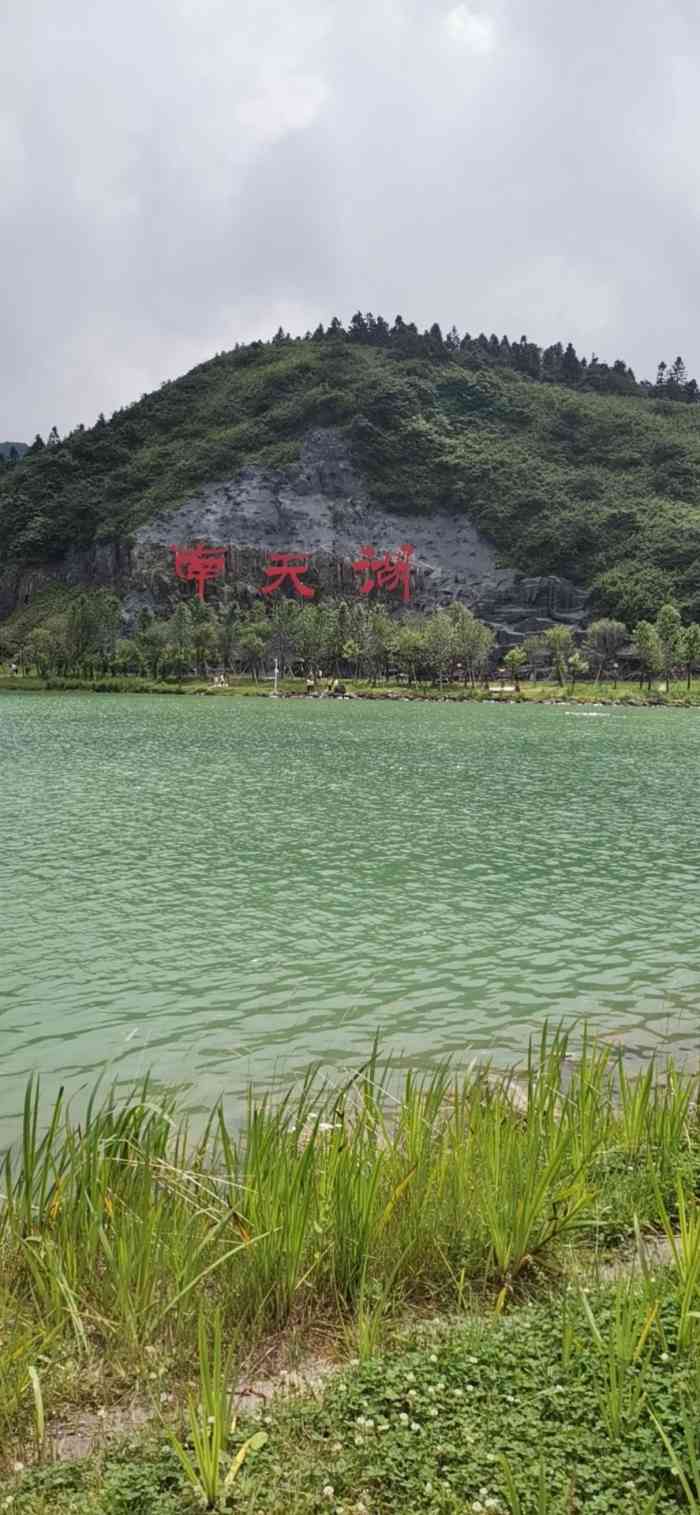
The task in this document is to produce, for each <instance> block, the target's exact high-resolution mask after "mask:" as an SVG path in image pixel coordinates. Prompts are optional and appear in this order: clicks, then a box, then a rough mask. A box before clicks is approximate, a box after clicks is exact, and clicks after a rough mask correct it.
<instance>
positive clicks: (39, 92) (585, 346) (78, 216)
mask: <svg viewBox="0 0 700 1515" xmlns="http://www.w3.org/2000/svg"><path fill="white" fill-rule="evenodd" d="M699 44H700V13H698V12H697V9H696V7H695V5H694V3H692V0H616V4H615V5H614V6H611V5H610V4H609V3H608V0H605V3H604V0H589V4H588V5H587V6H581V5H579V4H578V3H577V0H473V3H471V0H456V3H455V0H440V3H438V0H287V4H286V5H282V4H281V3H280V0H275V3H272V0H121V4H120V5H119V6H118V7H115V6H114V4H113V3H112V0H90V3H86V0H61V5H60V6H56V5H55V3H53V0H23V3H22V4H21V5H19V4H16V5H14V6H12V7H9V6H8V8H7V12H6V15H5V19H4V22H3V24H2V29H1V31H0V58H1V63H0V68H1V69H2V75H3V78H2V88H1V89H0V184H1V185H2V193H1V194H0V220H1V222H2V246H3V296H2V304H1V306H0V309H1V310H2V317H1V326H0V364H1V365H2V389H1V390H0V437H4V436H10V437H15V438H18V439H30V438H31V436H32V435H33V434H34V432H35V431H36V430H37V429H41V430H42V431H46V430H48V428H49V427H50V426H51V425H52V423H53V422H56V423H57V424H58V426H59V429H61V430H64V429H67V428H68V427H70V426H71V425H73V424H75V423H76V422H78V421H80V420H83V421H85V422H86V423H89V422H91V421H92V420H94V418H95V416H96V415H97V413H98V411H100V410H104V411H105V412H106V413H109V412H110V411H111V410H113V409H114V408H115V407H116V406H118V405H121V404H124V403H126V402H128V401H129V400H131V399H134V398H136V397H137V396H138V395H139V394H141V393H142V392H143V391H144V390H146V389H149V388H152V387H153V386H154V385H156V384H158V383H159V382H160V380H161V379H163V378H166V377H174V376H176V375H177V374H178V373H180V372H182V371H183V370H184V369H186V368H187V367H189V366H191V365H192V364H193V363H196V362H199V361H201V360H202V359H204V358H206V357H208V356H210V355H211V353H213V352H214V351H216V350H219V349H221V348H226V347H230V346H232V345H233V344H234V342H236V341H237V340H238V341H245V340H249V339H251V338H253V337H256V336H260V335H269V334H271V333H272V332H273V331H274V330H275V329H276V327H277V326H278V325H279V324H280V323H281V324H282V325H283V326H285V327H287V328H289V329H291V330H293V331H303V330H305V329H306V327H313V326H315V325H316V324H317V322H318V321H319V320H324V321H325V320H326V319H328V318H329V316H330V315H331V314H333V313H338V314H340V315H342V316H344V317H348V316H349V315H350V314H351V313H352V311H353V310H355V309H357V307H358V306H360V307H361V308H363V309H366V310H374V311H375V312H381V313H382V314H383V315H385V316H387V317H388V318H391V317H392V316H393V315H395V314H396V312H397V311H400V312H401V313H402V314H403V315H404V316H405V317H406V318H407V319H409V318H412V319H414V320H416V321H418V323H419V324H420V325H425V324H429V323H430V322H431V321H433V320H436V319H437V320H439V321H440V322H441V323H442V324H443V325H444V326H448V325H450V324H451V323H452V321H455V322H456V323H457V324H458V326H460V328H461V329H462V330H464V329H468V330H470V331H472V332H474V331H479V330H481V329H482V328H483V329H485V330H487V331H489V332H490V331H491V330H496V331H497V332H499V333H500V332H503V331H505V332H507V333H508V334H509V335H511V336H516V337H517V336H519V335H520V334H521V332H527V334H528V335H529V336H530V337H531V338H533V339H536V340H538V341H543V342H548V341H553V340H557V339H562V340H568V339H569V338H571V340H573V341H574V343H575V344H576V346H577V348H578V349H579V350H581V351H584V352H590V351H591V349H592V348H595V349H596V351H598V352H599V353H600V355H601V356H603V357H606V358H610V359H612V358H615V357H617V356H623V357H625V358H626V359H627V360H628V361H629V362H631V363H632V365H633V367H634V368H635V370H636V371H637V372H638V374H639V375H644V374H651V373H653V370H654V368H655V365H656V362H657V360H658V358H659V357H661V356H666V357H668V358H673V357H674V356H675V354H676V352H678V351H680V352H682V353H683V355H684V356H685V358H686V362H687V363H688V366H689V369H690V370H691V371H693V372H695V373H696V374H698V373H699V371H700V322H699V318H698V317H697V315H696V313H695V302H694V298H693V297H694V295H695V245H696V240H697V233H698V219H699V214H700V205H699V200H698V189H697V183H696V178H697V171H696V168H695V146H696V143H697V141H698V136H699V130H698V128H699V127H700V89H699V88H698V82H699V81H698V73H699V68H700V47H699Z"/></svg>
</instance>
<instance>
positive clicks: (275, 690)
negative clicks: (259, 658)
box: [273, 658, 279, 694]
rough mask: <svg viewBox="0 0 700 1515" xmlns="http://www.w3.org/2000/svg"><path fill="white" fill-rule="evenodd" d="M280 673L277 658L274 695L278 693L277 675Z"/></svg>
mask: <svg viewBox="0 0 700 1515" xmlns="http://www.w3.org/2000/svg"><path fill="white" fill-rule="evenodd" d="M278 673H279V663H278V662H277V658H275V687H274V690H273V694H276V693H277V675H278Z"/></svg>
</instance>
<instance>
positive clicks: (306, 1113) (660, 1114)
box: [0, 1031, 700, 1442]
mask: <svg viewBox="0 0 700 1515" xmlns="http://www.w3.org/2000/svg"><path fill="white" fill-rule="evenodd" d="M521 1087H523V1088H524V1093H525V1098H523V1097H522V1096H521V1097H520V1098H519V1099H517V1100H515V1099H514V1098H513V1096H512V1089H511V1086H510V1083H509V1080H508V1078H507V1077H506V1076H501V1075H497V1074H494V1072H493V1070H490V1069H485V1068H483V1067H477V1066H473V1067H472V1068H470V1069H469V1070H468V1071H467V1072H466V1073H463V1074H461V1075H459V1076H457V1075H456V1074H455V1073H454V1072H453V1071H452V1070H451V1069H450V1068H449V1067H448V1066H446V1065H445V1066H441V1067H440V1068H438V1069H437V1070H432V1071H430V1072H428V1073H425V1074H423V1075H420V1076H419V1075H416V1074H414V1073H409V1074H407V1075H405V1077H404V1078H403V1082H402V1084H401V1085H399V1084H398V1080H397V1077H396V1075H395V1070H394V1069H392V1067H391V1064H390V1063H382V1062H381V1061H380V1058H379V1056H378V1055H377V1054H376V1053H375V1054H373V1056H372V1057H371V1058H370V1060H369V1062H368V1063H367V1065H366V1066H365V1067H364V1068H363V1069H362V1070H361V1072H360V1073H359V1074H358V1075H357V1077H355V1078H353V1079H352V1080H350V1081H348V1082H347V1083H346V1084H345V1085H344V1086H343V1087H341V1088H338V1087H332V1086H331V1085H330V1084H329V1083H327V1082H326V1083H323V1082H322V1081H320V1079H319V1078H317V1077H310V1078H309V1079H308V1080H307V1081H306V1082H305V1083H304V1085H303V1087H302V1088H301V1089H300V1090H299V1091H298V1092H296V1093H295V1094H294V1095H292V1094H290V1095H288V1096H287V1097H286V1098H284V1099H282V1100H279V1099H274V1098H273V1097H272V1096H270V1095H268V1096H266V1097H264V1098H262V1099H260V1100H257V1099H256V1098H255V1097H254V1094H253V1093H251V1094H250V1096H249V1100H248V1106H247V1111H246V1113H245V1117H244V1119H243V1121H242V1123H241V1126H240V1129H236V1130H234V1129H232V1128H231V1127H230V1126H229V1124H228V1123H227V1120H226V1118H225V1114H224V1110H223V1107H222V1106H221V1105H218V1106H217V1107H216V1108H215V1109H214V1110H213V1111H212V1113H211V1115H210V1117H209V1119H208V1121H207V1122H206V1125H205V1126H204V1129H203V1130H201V1131H200V1132H199V1133H198V1134H197V1135H196V1136H193V1135H192V1133H191V1130H190V1128H189V1126H188V1122H187V1120H186V1119H185V1118H184V1117H183V1116H182V1115H181V1114H180V1113H179V1110H178V1103H177V1099H176V1098H175V1097H170V1096H162V1095H160V1096H159V1095H157V1093H156V1091H155V1090H154V1088H153V1087H152V1086H151V1085H150V1084H148V1083H146V1084H144V1085H143V1086H142V1087H140V1088H139V1089H137V1090H135V1091H133V1092H132V1093H131V1094H130V1095H129V1096H128V1097H126V1098H124V1097H121V1098H118V1097H117V1095H116V1093H115V1092H112V1093H109V1094H107V1095H106V1096H98V1094H97V1093H96V1094H94V1095H93V1097H92V1098H91V1099H90V1101H89V1103H88V1105H87V1108H86V1109H84V1110H82V1111H81V1112H80V1118H77V1116H76V1115H74V1113H73V1112H72V1111H71V1108H70V1106H69V1104H68V1103H66V1101H65V1100H64V1099H63V1098H62V1097H59V1099H58V1100H57V1101H56V1104H55V1106H54V1108H53V1110H52V1111H51V1112H50V1113H49V1117H48V1119H47V1120H46V1121H43V1122H42V1115H43V1112H42V1105H41V1100H40V1090H39V1087H38V1085H37V1084H35V1083H31V1084H30V1085H29V1087H28V1089H27V1094H26V1098H25V1104H24V1116H23V1121H22V1127H21V1131H20V1132H19V1133H18V1140H17V1142H16V1143H15V1145H14V1146H13V1148H12V1150H11V1151H9V1152H8V1153H7V1155H6V1157H5V1161H4V1177H3V1181H2V1183H0V1189H1V1190H2V1197H1V1199H0V1433H2V1434H0V1442H1V1441H2V1439H3V1434H4V1435H6V1436H12V1434H13V1432H14V1431H16V1428H17V1425H18V1424H20V1423H21V1422H22V1420H23V1417H24V1418H26V1421H27V1423H28V1424H31V1416H32V1405H36V1404H37V1403H41V1406H42V1425H43V1417H44V1416H46V1417H47V1418H48V1417H50V1415H51V1413H52V1410H53V1409H54V1407H55V1405H56V1404H60V1403H62V1402H65V1399H66V1397H68V1398H70V1397H71V1395H76V1394H81V1393H82V1394H89V1392H90V1390H89V1387H86V1386H89V1385H90V1384H91V1383H94V1381H95V1375H96V1374H99V1372H100V1371H104V1373H105V1374H106V1376H107V1378H108V1379H109V1382H110V1383H112V1384H113V1385H114V1386H115V1387H114V1392H115V1393H118V1392H122V1391H123V1385H124V1384H125V1383H126V1382H129V1383H132V1384H133V1382H134V1381H135V1380H140V1378H141V1377H143V1378H144V1380H146V1379H148V1378H149V1377H153V1375H154V1367H153V1365H154V1363H158V1362H161V1361H167V1362H168V1363H169V1365H170V1369H169V1371H170V1372H171V1373H172V1365H173V1364H177V1365H178V1369H177V1371H178V1372H179V1373H180V1374H181V1378H182V1381H183V1383H184V1382H185V1381H186V1380H187V1377H188V1375H190V1376H191V1375H192V1373H193V1372H195V1371H196V1365H197V1359H198V1337H199V1335H200V1334H201V1319H202V1313H203V1312H204V1314H205V1315H206V1316H207V1317H208V1318H214V1316H216V1319H217V1320H219V1321H220V1322H221V1330H222V1333H223V1336H224V1338H225V1340H226V1342H227V1343H229V1344H233V1345H234V1346H235V1348H236V1350H237V1352H238V1354H239V1355H240V1354H241V1353H243V1352H250V1350H251V1349H252V1348H253V1347H254V1346H255V1344H256V1343H261V1342H263V1341H264V1340H267V1339H268V1338H269V1337H270V1334H271V1333H273V1332H279V1331H281V1330H284V1329H287V1328H290V1327H292V1326H293V1327H294V1329H295V1330H297V1331H301V1332H303V1331H304V1330H305V1329H306V1328H312V1327H313V1326H315V1325H317V1324H318V1323H319V1322H323V1323H324V1324H325V1325H326V1326H327V1327H329V1328H330V1329H331V1330H332V1331H334V1332H335V1335H336V1338H337V1340H338V1341H339V1342H341V1343H346V1342H348V1341H349V1342H351V1343H352V1346H353V1350H354V1352H355V1353H358V1354H359V1355H360V1356H361V1357H366V1356H371V1355H372V1353H373V1352H374V1351H375V1350H376V1349H377V1345H378V1343H379V1342H380V1341H382V1340H383V1339H384V1337H385V1334H386V1328H387V1322H389V1321H391V1320H392V1318H395V1317H397V1316H398V1315H405V1312H406V1311H407V1310H409V1309H410V1308H411V1307H418V1308H420V1309H421V1310H425V1309H426V1308H427V1309H429V1310H431V1311H440V1312H452V1311H456V1310H462V1311H463V1310H465V1309H466V1308H467V1307H471V1306H473V1305H474V1304H475V1303H476V1302H477V1301H478V1302H479V1303H481V1304H483V1305H485V1306H486V1308H487V1309H489V1310H491V1309H495V1310H496V1311H497V1312H499V1313H502V1312H504V1311H506V1310H507V1309H508V1308H509V1306H510V1305H511V1303H513V1302H516V1301H517V1300H518V1299H519V1298H523V1297H526V1296H534V1294H536V1293H537V1291H538V1290H547V1291H548V1292H551V1290H552V1288H553V1287H556V1285H557V1282H558V1280H563V1279H565V1278H567V1277H568V1278H569V1279H570V1278H571V1276H572V1273H573V1274H576V1272H577V1271H579V1272H580V1269H581V1268H583V1267H590V1265H591V1261H592V1260H593V1261H595V1259H596V1258H600V1256H601V1255H602V1253H603V1252H604V1251H605V1250H608V1251H609V1249H610V1248H615V1247H617V1246H619V1245H620V1244H621V1243H628V1242H629V1243H630V1244H631V1246H632V1248H633V1249H634V1250H635V1251H636V1252H637V1254H638V1255H639V1253H640V1248H641V1249H642V1254H643V1248H644V1238H645V1237H646V1236H647V1235H648V1234H649V1233H652V1232H657V1233H658V1234H659V1235H660V1236H663V1235H667V1236H668V1239H669V1240H668V1268H667V1285H664V1287H665V1288H666V1292H667V1294H669V1296H670V1297H673V1299H675V1300H676V1305H674V1310H675V1311H676V1313H675V1315H674V1321H675V1324H674V1326H673V1331H674V1343H673V1345H674V1350H675V1349H677V1348H678V1347H682V1348H683V1349H689V1348H691V1347H693V1345H694V1343H695V1340H696V1332H697V1326H698V1324H699V1323H700V1321H699V1320H698V1316H699V1315H700V1308H699V1302H698V1301H699V1294H698V1290H699V1283H698V1280H699V1277H700V1274H699V1270H698V1266H697V1261H698V1255H699V1254H698V1244H697V1243H698V1224H699V1223H698V1218H697V1211H696V1200H695V1193H696V1187H697V1180H698V1174H699V1172H700V1122H699V1120H698V1093H699V1089H698V1078H697V1076H693V1077H690V1076H688V1077H686V1076H684V1075H683V1074H682V1073H681V1072H680V1071H679V1070H678V1069H676V1068H675V1067H674V1066H673V1065H672V1064H671V1063H670V1062H666V1063H665V1064H664V1065H663V1066H661V1065H650V1066H649V1068H648V1071H647V1072H646V1073H645V1074H644V1075H643V1076H642V1077H641V1078H637V1079H633V1078H631V1077H630V1075H629V1073H628V1072H627V1070H626V1069H625V1066H624V1063H623V1061H622V1057H621V1055H620V1054H619V1053H618V1052H617V1051H616V1050H615V1049H614V1048H611V1047H610V1046H609V1045H607V1044H605V1043H599V1042H595V1041H593V1040H592V1039H591V1038H590V1037H589V1036H587V1035H584V1037H583V1042H582V1045H581V1046H580V1047H579V1048H578V1049H577V1054H576V1057H575V1058H572V1056H571V1046H570V1043H569V1040H568V1038H567V1036H566V1035H564V1034H563V1033H561V1032H547V1031H545V1033H544V1034H543V1037H542V1040H541V1043H540V1044H539V1046H538V1047H537V1048H533V1049H531V1052H530V1055H529V1059H528V1064H527V1068H526V1070H525V1073H524V1079H523V1084H522V1086H521ZM661 1271H663V1270H661ZM655 1299H656V1296H654V1299H652V1297H651V1296H650V1297H649V1300H648V1301H647V1302H645V1304H644V1308H643V1309H642V1313H641V1316H640V1319H639V1321H637V1319H636V1317H635V1319H634V1321H633V1323H632V1324H631V1325H630V1324H629V1323H628V1322H627V1317H626V1316H624V1319H623V1318H621V1324H620V1326H619V1329H620V1333H621V1334H625V1333H626V1335H625V1340H626V1341H628V1345H627V1346H626V1347H625V1351H626V1352H627V1353H628V1356H629V1357H630V1361H631V1362H633V1363H636V1361H637V1357H639V1358H641V1357H642V1356H643V1349H644V1347H645V1344H646V1340H647V1336H648V1335H649V1333H651V1334H653V1333H654V1332H655V1331H657V1330H658V1321H659V1320H660V1319H661V1318H662V1315H663V1311H661V1309H660V1305H659V1304H658V1303H656V1304H655V1302H654V1300H655ZM588 1324H589V1325H590V1329H591V1334H592V1340H594V1341H595V1340H596V1330H597V1329H598V1323H597V1322H596V1321H595V1320H591V1321H589V1322H588ZM623 1326H624V1332H623ZM666 1329H670V1328H669V1327H668V1325H667V1327H666ZM598 1347H599V1348H600V1352H601V1362H604V1370H603V1369H601V1373H602V1375H603V1378H602V1379H601V1382H602V1381H603V1380H604V1381H605V1383H606V1384H609V1383H612V1384H613V1386H614V1387H616V1390H619V1408H618V1410H617V1411H616V1412H615V1413H617V1414H618V1415H619V1416H620V1417H623V1416H625V1415H627V1414H628V1413H629V1414H631V1413H632V1410H631V1409H630V1408H629V1401H628V1398H625V1395H626V1394H627V1388H626V1387H625V1388H624V1390H623V1388H620V1387H619V1385H618V1381H617V1379H616V1378H615V1374H616V1373H618V1369H619V1374H618V1376H619V1375H622V1378H624V1376H625V1372H626V1371H627V1366H629V1364H627V1359H626V1358H624V1354H623V1359H624V1360H623V1361H622V1367H620V1364H619V1363H618V1358H617V1357H616V1356H615V1354H614V1353H613V1355H612V1356H610V1355H609V1354H608V1355H607V1356H605V1352H604V1347H603V1343H602V1339H601V1341H599V1342H598ZM635 1354H636V1355H635ZM156 1387H157V1385H156ZM109 1392H110V1391H109V1387H107V1388H105V1384H104V1383H103V1384H102V1387H101V1393H102V1396H103V1398H104V1395H105V1394H108V1393H109ZM601 1392H602V1390H601ZM606 1392H607V1390H606ZM38 1396H40V1398H39V1397H38ZM633 1408H636V1407H635V1406H633ZM42 1434H43V1431H42Z"/></svg>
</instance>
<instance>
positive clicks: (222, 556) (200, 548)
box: [170, 542, 226, 600]
mask: <svg viewBox="0 0 700 1515" xmlns="http://www.w3.org/2000/svg"><path fill="white" fill-rule="evenodd" d="M170 551H171V552H172V553H173V555H174V558H175V573H176V575H177V577H178V579H184V580H185V581H186V583H194V584H196V586H197V594H198V595H199V598H200V600H203V599H204V585H205V584H206V582H207V579H220V578H222V576H223V574H224V573H225V572H226V552H225V549H224V548H223V547H205V546H204V544H203V543H202V542H197V543H195V546H194V547H171V549H170Z"/></svg>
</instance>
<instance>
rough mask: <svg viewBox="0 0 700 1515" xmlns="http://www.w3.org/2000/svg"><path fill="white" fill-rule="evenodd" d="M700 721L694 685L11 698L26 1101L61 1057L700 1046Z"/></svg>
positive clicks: (12, 879) (343, 1057) (12, 1000)
mask: <svg viewBox="0 0 700 1515" xmlns="http://www.w3.org/2000/svg"><path fill="white" fill-rule="evenodd" d="M699 747H700V713H697V712H695V711H679V710H674V711H664V710H643V709H642V710H629V711H622V710H619V709H610V710H594V709H590V708H589V709H571V710H568V709H564V708H546V707H536V706H525V707H522V706H508V707H505V708H503V707H494V706H491V705H464V706H461V707H460V706H448V705H439V704H438V705H436V704H425V705H421V704H406V703H397V704H387V703H377V704H375V705H369V704H367V703H360V702H330V701H323V702H316V701H313V702H312V701H301V700H298V701H297V700H294V701H292V700H279V701H275V700H271V699H270V700H265V701H263V700H254V699H226V698H219V699H208V698H201V699H197V698H181V699H177V698H164V697H160V698H158V697H146V696H135V697H110V696H102V697H100V696H81V695H76V696H50V695H43V696H42V695H29V694H27V695H22V694H17V695H14V694H10V695H3V696H0V836H1V847H2V854H1V855H2V865H1V871H0V953H1V973H0V1121H2V1122H4V1127H5V1129H6V1130H9V1129H10V1128H11V1127H12V1126H13V1125H14V1117H15V1116H16V1114H17V1112H18V1110H19V1108H20V1106H21V1098H22V1093H23V1090H24V1086H25V1083H26V1079H27V1077H28V1075H29V1074H30V1073H31V1072H33V1071H39V1072H40V1073H41V1075H42V1080H43V1085H44V1090H45V1093H46V1094H47V1095H50V1094H52V1093H53V1092H55V1090H56V1088H57V1087H58V1085H59V1084H60V1083H65V1084H66V1085H67V1087H68V1088H70V1089H71V1090H77V1089H79V1088H83V1089H84V1088H87V1087H89V1086H90V1085H91V1084H92V1082H93V1081H94V1080H95V1078H96V1077H97V1076H98V1074H100V1073H101V1072H105V1071H106V1073H107V1075H108V1076H109V1077H110V1078H117V1079H119V1080H130V1079H132V1078H133V1077H134V1076H136V1075H140V1074H142V1073H143V1072H144V1071H145V1070H146V1069H152V1070H153V1071H154V1073H155V1074H156V1075H157V1077H158V1078H159V1079H160V1080H163V1081H165V1082H167V1083H178V1084H185V1085H187V1086H188V1088H189V1090H190V1094H189V1099H190V1102H191V1104H192V1105H193V1106H194V1107H201V1106H202V1105H204V1104H205V1103H206V1102H207V1101H209V1100H210V1099H211V1098H213V1097H214V1096H215V1095H218V1094H219V1093H224V1094H225V1095H227V1096H229V1097H230V1098H231V1099H232V1100H234V1099H235V1098H236V1097H237V1096H238V1095H239V1094H240V1092H241V1090H242V1089H243V1088H244V1087H245V1085H246V1083H247V1081H248V1080H249V1079H251V1078H254V1079H255V1080H256V1081H258V1082H259V1083H262V1084H265V1083H268V1082H272V1081H273V1080H274V1079H276V1078H278V1077H280V1076H291V1075H296V1074H299V1073H300V1072H301V1071H302V1070H305V1069H307V1068H308V1067H309V1065H310V1064H312V1063H314V1062H315V1061H317V1060H318V1061H320V1062H322V1063H323V1065H324V1067H325V1068H327V1069H328V1070H329V1071H331V1072H332V1074H333V1076H338V1077H342V1076H343V1074H344V1071H345V1070H347V1069H350V1068H352V1067H355V1066H357V1064H358V1062H359V1061H360V1060H361V1059H362V1057H363V1056H364V1055H365V1054H366V1052H367V1050H368V1048H369V1046H370V1044H371V1041H372V1038H373V1037H374V1035H375V1033H379V1034H380V1035H381V1039H382V1043H383V1045H384V1047H385V1048H386V1049H387V1050H392V1051H393V1052H395V1053H396V1054H397V1055H398V1056H401V1057H403V1058H405V1059H406V1060H409V1061H413V1062H416V1063H425V1062H428V1061H431V1060H435V1059H438V1058H442V1057H444V1056H445V1055H448V1054H449V1055H452V1056H453V1057H455V1058H456V1059H458V1060H459V1061H461V1062H464V1061H466V1060H467V1059H468V1058H469V1057H471V1056H472V1055H474V1054H479V1055H483V1054H484V1053H485V1052H489V1053H491V1054H492V1055H493V1056H494V1057H495V1058H496V1059H498V1060H509V1059H511V1058H512V1056H513V1053H514V1052H515V1051H519V1050H521V1049H522V1048H523V1047H524V1045H525V1044H526V1042H527V1038H528V1035H529V1034H530V1033H531V1032H532V1030H533V1029H537V1028H538V1027H539V1025H540V1024H541V1022H542V1020H543V1019H544V1017H546V1016H549V1017H551V1018H553V1019H558V1018H560V1017H565V1018H567V1019H569V1018H571V1019H573V1018H574V1017H578V1016H583V1015H587V1016H591V1017H594V1018H595V1020H596V1022H597V1023H598V1025H599V1026H600V1029H601V1030H604V1031H605V1032H610V1033H616V1034H618V1035H620V1036H621V1037H622V1038H623V1040H624V1042H625V1045H626V1046H627V1047H628V1048H629V1049H631V1051H632V1052H635V1051H637V1052H639V1053H641V1054H642V1055H644V1054H645V1053H646V1051H647V1050H648V1049H650V1048H652V1047H654V1046H657V1045H658V1044H659V1043H660V1042H668V1043H670V1044H672V1045H673V1047H674V1048H676V1049H677V1050H678V1051H679V1053H681V1054H682V1055H684V1056H686V1055H688V1054H694V1053H695V1049H696V1044H697V1031H698V1012H699V1010H700V929H699V925H698V907H699V905H700V897H699V893H698V865H697V839H698V823H699V821H700V803H699V799H698V771H699V768H698V750H699Z"/></svg>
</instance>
